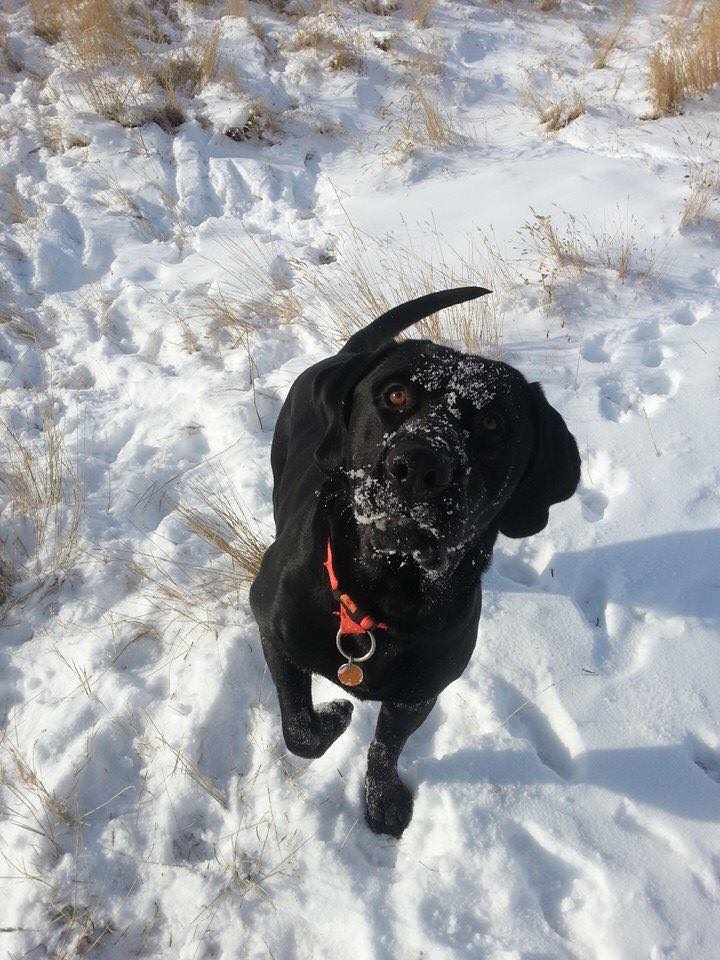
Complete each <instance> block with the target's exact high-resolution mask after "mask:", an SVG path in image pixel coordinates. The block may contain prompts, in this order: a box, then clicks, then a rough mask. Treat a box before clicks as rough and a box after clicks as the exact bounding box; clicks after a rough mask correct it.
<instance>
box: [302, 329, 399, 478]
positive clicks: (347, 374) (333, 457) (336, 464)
mask: <svg viewBox="0 0 720 960" xmlns="http://www.w3.org/2000/svg"><path fill="white" fill-rule="evenodd" d="M386 352H387V348H385V349H382V350H377V351H374V352H372V353H351V354H347V355H344V354H337V355H336V356H335V357H333V360H334V361H335V362H334V363H331V364H328V366H326V367H325V368H324V369H322V370H320V371H319V372H318V373H317V374H316V376H315V379H314V381H313V387H312V400H313V405H314V406H315V409H316V410H317V411H318V413H319V415H320V417H321V419H322V421H323V422H324V424H325V436H324V437H323V438H322V440H321V441H320V444H319V446H318V448H317V450H316V451H315V461H316V463H317V465H318V466H319V467H320V469H321V470H322V471H323V472H324V473H327V474H331V473H334V472H335V471H336V470H338V469H339V468H340V467H341V466H342V462H343V453H344V449H345V441H346V439H347V430H348V424H349V423H350V412H351V410H352V397H353V392H354V391H355V387H356V386H357V385H358V383H359V382H360V381H361V380H362V378H363V377H364V376H365V374H366V373H367V372H368V371H369V370H371V369H372V367H373V366H374V365H375V364H376V363H377V362H378V360H379V359H380V357H381V356H383V355H384V354H385V353H386Z"/></svg>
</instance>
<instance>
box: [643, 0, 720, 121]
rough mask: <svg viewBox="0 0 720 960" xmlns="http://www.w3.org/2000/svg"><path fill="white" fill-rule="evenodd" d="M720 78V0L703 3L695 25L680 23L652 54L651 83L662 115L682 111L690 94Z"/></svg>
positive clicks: (702, 90)
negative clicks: (704, 4) (705, 4)
mask: <svg viewBox="0 0 720 960" xmlns="http://www.w3.org/2000/svg"><path fill="white" fill-rule="evenodd" d="M719 82H720V0H713V2H712V3H710V4H708V5H707V6H705V7H703V8H702V10H701V11H700V14H699V16H698V18H697V19H696V21H695V22H694V23H692V24H691V25H689V26H687V25H686V24H684V23H683V24H676V25H675V26H674V27H673V28H672V29H671V30H670V32H669V33H668V34H667V36H666V37H665V38H664V40H663V41H662V43H661V44H660V45H659V46H658V47H656V48H655V49H654V50H653V51H652V53H651V54H650V61H649V83H650V94H651V97H652V101H653V106H654V108H655V110H656V112H657V114H659V115H670V114H676V113H681V112H682V109H683V106H684V105H685V102H686V100H687V98H688V97H691V96H702V95H703V94H704V93H708V92H709V91H710V90H712V89H713V87H715V86H717V84H718V83H719Z"/></svg>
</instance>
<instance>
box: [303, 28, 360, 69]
mask: <svg viewBox="0 0 720 960" xmlns="http://www.w3.org/2000/svg"><path fill="white" fill-rule="evenodd" d="M287 49H288V50H293V51H297V50H312V51H314V52H315V54H316V55H317V56H318V57H319V58H320V59H322V60H323V61H324V62H325V63H327V65H328V67H329V68H330V70H332V71H334V72H337V71H341V70H354V71H356V72H357V73H359V72H361V70H362V69H363V63H364V55H363V38H362V34H361V33H360V31H357V30H356V31H353V30H348V29H347V28H346V27H345V26H344V25H343V23H342V21H341V20H340V18H339V17H335V16H334V17H331V18H329V19H328V18H322V19H321V20H318V21H317V22H315V23H313V24H308V25H307V26H304V27H301V28H300V29H298V30H297V31H296V32H295V33H294V34H293V35H292V37H291V38H290V39H289V41H288V43H287Z"/></svg>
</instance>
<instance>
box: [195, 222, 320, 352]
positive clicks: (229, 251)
mask: <svg viewBox="0 0 720 960" xmlns="http://www.w3.org/2000/svg"><path fill="white" fill-rule="evenodd" d="M217 243H218V245H219V246H220V247H221V249H222V250H223V252H224V253H225V255H226V259H227V261H228V262H230V263H233V264H234V267H233V269H232V270H229V269H226V271H225V279H224V280H223V282H222V285H221V286H220V287H218V293H217V294H215V293H210V294H209V295H208V297H207V298H206V299H205V300H204V302H203V304H204V305H203V309H204V311H205V312H206V313H208V314H209V315H210V317H211V318H213V320H214V321H218V320H219V321H220V324H221V326H223V325H225V324H226V323H227V324H228V325H229V327H230V329H232V328H233V327H234V326H235V322H236V321H235V318H238V319H239V321H240V324H241V325H242V324H244V323H246V322H252V323H253V325H254V326H262V327H270V326H282V325H284V324H287V323H294V322H295V321H299V320H301V319H302V312H303V303H302V300H301V299H300V297H299V295H298V293H297V291H295V290H294V289H293V288H292V281H291V275H292V269H291V265H290V263H289V262H288V261H287V260H286V259H285V257H283V256H282V255H280V254H278V252H277V249H276V248H275V246H274V245H273V244H268V243H260V242H259V241H258V240H257V239H256V238H255V237H254V236H253V235H252V234H246V235H245V236H244V237H243V238H241V240H240V241H238V240H235V239H234V237H231V236H223V237H218V238H217ZM213 300H214V301H215V302H214V303H213ZM226 308H227V309H228V310H229V312H230V315H228V313H226ZM237 329H238V332H239V327H238V328H237ZM238 345H240V346H242V340H241V341H240V343H239V344H238Z"/></svg>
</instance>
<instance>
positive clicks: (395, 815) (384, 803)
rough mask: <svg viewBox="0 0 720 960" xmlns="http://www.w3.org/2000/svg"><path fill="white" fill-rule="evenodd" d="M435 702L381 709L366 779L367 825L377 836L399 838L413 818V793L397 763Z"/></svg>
mask: <svg viewBox="0 0 720 960" xmlns="http://www.w3.org/2000/svg"><path fill="white" fill-rule="evenodd" d="M436 699H437V698H434V699H433V700H425V701H423V702H422V703H383V704H382V706H381V707H380V715H379V716H378V722H377V727H376V729H375V739H374V740H373V742H372V743H371V744H370V750H369V751H368V768H367V774H366V776H365V805H366V811H367V822H368V824H369V826H370V829H371V830H374V831H375V833H389V834H390V835H391V836H393V837H399V836H400V835H401V834H402V832H403V830H404V829H405V827H406V826H407V825H408V824H409V823H410V820H411V819H412V812H413V797H412V793H411V792H410V790H409V789H408V788H407V787H406V786H405V784H404V783H403V782H402V780H401V779H400V776H399V775H398V770H397V762H398V758H399V757H400V754H401V753H402V749H403V747H404V746H405V744H406V743H407V740H408V737H409V736H410V734H412V733H414V732H415V731H416V730H417V728H418V727H419V726H420V725H421V724H422V723H423V721H424V720H425V719H426V718H427V716H428V714H429V713H430V711H431V710H432V708H433V707H434V706H435V702H436Z"/></svg>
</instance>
